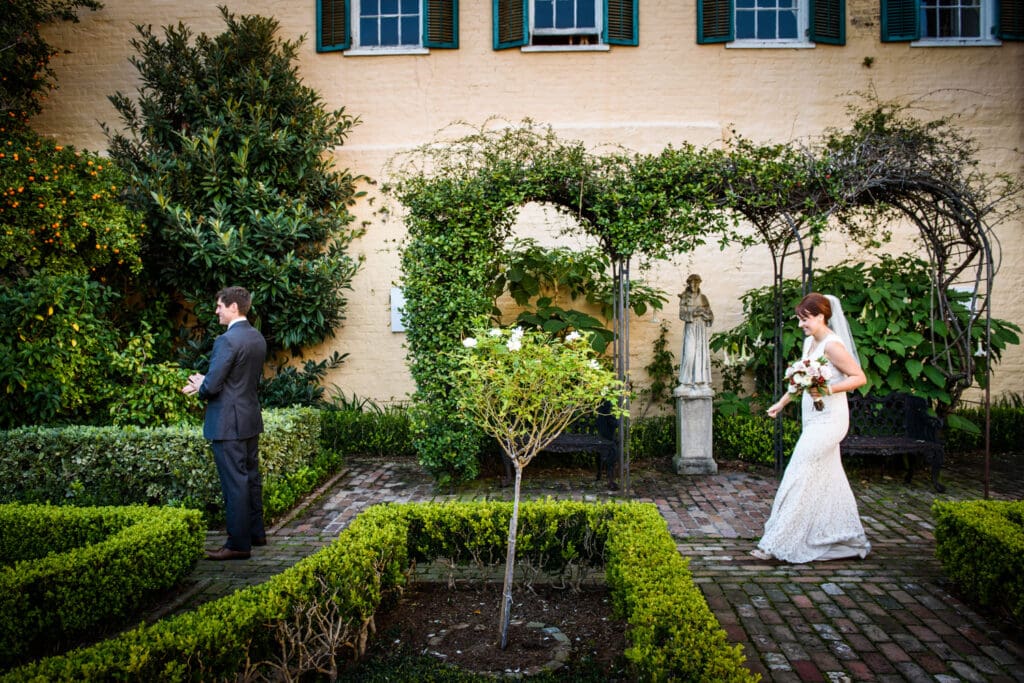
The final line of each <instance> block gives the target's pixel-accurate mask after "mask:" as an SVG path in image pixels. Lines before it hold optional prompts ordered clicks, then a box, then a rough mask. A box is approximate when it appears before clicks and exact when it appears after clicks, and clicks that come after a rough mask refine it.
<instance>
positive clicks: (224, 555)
mask: <svg viewBox="0 0 1024 683" xmlns="http://www.w3.org/2000/svg"><path fill="white" fill-rule="evenodd" d="M250 555H251V553H250V552H249V551H248V550H232V549H231V548H227V547H224V548H217V549H216V550H207V551H206V559H208V560H248V559H249V557H250Z"/></svg>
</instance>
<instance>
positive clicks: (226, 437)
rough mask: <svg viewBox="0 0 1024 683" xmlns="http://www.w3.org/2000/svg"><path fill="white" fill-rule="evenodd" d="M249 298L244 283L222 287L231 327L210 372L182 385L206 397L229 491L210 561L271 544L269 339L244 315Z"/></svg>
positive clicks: (209, 427)
mask: <svg viewBox="0 0 1024 683" xmlns="http://www.w3.org/2000/svg"><path fill="white" fill-rule="evenodd" d="M250 303H251V297H250V295H249V292H248V291H247V290H246V289H244V288H242V287H227V288H225V289H222V290H221V291H219V292H217V311H216V312H217V319H218V320H219V321H220V324H221V325H226V326H227V328H228V329H227V331H226V332H224V334H222V335H220V336H219V337H217V339H216V341H214V343H213V355H212V357H211V358H210V369H209V370H208V371H207V373H206V375H200V374H198V373H197V374H194V375H192V376H191V377H189V379H188V384H187V385H185V386H184V387H183V388H182V391H183V392H184V393H185V394H188V395H189V396H192V395H198V396H199V398H200V399H202V400H204V401H207V405H206V419H205V420H204V422H203V437H204V438H206V439H209V440H210V441H211V444H212V447H213V458H214V461H215V462H216V463H217V474H218V475H220V487H221V492H222V493H223V495H224V510H225V514H226V517H227V529H228V540H227V542H226V543H225V544H224V547H222V548H218V549H217V550H207V551H206V557H207V558H209V559H211V560H244V559H248V558H249V556H250V551H251V548H252V546H254V545H266V543H267V532H266V531H265V529H264V527H263V480H262V477H261V476H260V468H259V451H258V449H259V438H260V437H259V435H260V433H261V432H262V431H263V416H262V413H261V411H260V402H259V399H258V398H257V396H256V387H257V385H258V384H259V381H260V377H262V376H263V361H264V360H265V359H266V357H267V342H266V340H264V339H263V335H262V334H260V333H259V331H258V330H257V329H256V328H255V327H253V326H252V325H251V324H249V321H248V320H246V318H245V315H246V314H247V313H248V312H249V305H250Z"/></svg>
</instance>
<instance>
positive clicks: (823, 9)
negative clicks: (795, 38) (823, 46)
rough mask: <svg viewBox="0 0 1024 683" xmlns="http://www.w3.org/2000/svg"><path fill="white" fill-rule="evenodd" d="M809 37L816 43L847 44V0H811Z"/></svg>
mask: <svg viewBox="0 0 1024 683" xmlns="http://www.w3.org/2000/svg"><path fill="white" fill-rule="evenodd" d="M810 10H811V26H810V31H809V33H808V37H809V38H810V39H811V40H813V41H814V42H815V43H828V44H829V45H846V0H811V4H810Z"/></svg>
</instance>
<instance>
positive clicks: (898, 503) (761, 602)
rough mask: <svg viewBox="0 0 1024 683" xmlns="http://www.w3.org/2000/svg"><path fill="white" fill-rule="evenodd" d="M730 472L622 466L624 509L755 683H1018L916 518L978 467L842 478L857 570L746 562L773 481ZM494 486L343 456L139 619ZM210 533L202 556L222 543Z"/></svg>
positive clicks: (549, 473) (1017, 476)
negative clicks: (228, 558)
mask: <svg viewBox="0 0 1024 683" xmlns="http://www.w3.org/2000/svg"><path fill="white" fill-rule="evenodd" d="M748 470H749V468H737V467H730V466H729V465H728V464H723V465H722V466H721V468H720V473H719V474H717V475H714V476H708V477H692V478H687V477H679V476H677V475H675V474H673V473H671V472H670V471H668V468H667V467H664V466H653V465H651V464H649V463H635V464H634V465H633V468H632V470H631V483H632V489H633V491H632V493H633V496H632V497H633V498H634V499H635V500H640V501H644V502H653V503H655V504H656V505H657V506H658V508H659V510H660V511H661V513H662V515H663V516H664V518H665V520H666V521H667V522H668V526H669V530H670V531H671V533H672V535H673V537H674V538H675V539H676V541H677V544H678V547H679V550H680V552H681V553H682V554H683V555H685V556H687V557H689V558H690V568H691V570H692V571H693V574H694V577H695V578H696V580H697V581H698V583H699V585H700V587H701V589H702V590H703V591H704V594H705V596H706V598H707V601H708V604H709V605H710V606H711V609H712V610H713V611H714V613H715V615H716V616H717V617H718V620H719V621H720V622H721V623H722V625H723V627H724V628H725V630H726V632H727V633H728V635H729V638H730V640H731V641H732V642H734V643H738V644H740V645H742V646H743V648H744V651H745V653H746V656H747V662H748V665H749V667H750V668H751V669H752V670H754V671H757V672H759V673H761V674H762V677H763V680H765V681H861V680H865V681H880V682H887V681H940V682H947V681H1024V638H1022V634H1021V633H1020V632H1016V631H1014V630H1013V629H1012V628H1011V627H1010V626H1009V625H1007V624H1006V623H1005V622H1002V621H1001V620H999V619H997V618H995V617H994V616H992V615H983V614H979V613H978V612H976V611H975V610H974V609H972V608H971V607H969V606H967V605H965V604H964V603H963V602H961V601H960V600H958V599H957V598H956V597H954V596H953V595H950V593H949V592H948V591H949V590H952V587H951V586H950V585H949V584H948V582H946V581H945V579H944V578H943V576H942V572H941V566H940V565H939V563H938V562H937V561H936V560H935V558H934V550H935V543H934V537H933V536H932V530H933V525H932V519H931V513H930V506H931V503H932V500H933V499H934V498H935V497H936V496H938V497H941V498H943V499H951V500H963V499H974V498H981V497H982V495H983V488H982V485H981V482H980V481H979V478H980V466H979V465H978V464H977V463H969V464H967V463H965V464H962V465H960V466H959V467H958V466H955V465H954V466H951V467H947V469H946V470H944V474H943V480H944V482H945V483H946V485H947V487H948V490H947V491H946V493H945V494H941V495H939V494H934V493H933V492H932V491H931V489H930V488H929V487H928V485H927V477H926V476H925V475H924V474H922V473H919V474H918V477H917V479H916V480H915V481H914V482H913V483H912V484H911V485H910V486H905V485H904V484H903V483H902V481H901V477H900V476H898V473H894V474H893V475H892V476H887V475H886V474H885V473H883V471H882V470H881V469H880V468H879V467H878V466H872V467H865V468H861V469H858V470H855V471H853V472H851V475H850V479H851V485H852V486H853V489H854V493H855V495H856V497H857V500H858V503H859V505H860V511H861V516H862V519H863V521H864V526H865V530H866V532H867V535H868V538H869V539H870V541H871V543H872V548H873V549H872V553H871V554H870V555H869V556H868V557H867V558H866V559H864V560H850V561H834V562H821V563H812V564H808V565H784V564H776V563H765V562H758V561H756V560H754V559H752V558H750V557H749V556H748V554H747V553H748V551H749V550H750V549H751V548H752V547H753V544H754V542H755V540H756V539H757V538H759V537H760V535H761V531H762V530H763V527H764V522H765V519H766V518H767V515H768V513H769V511H770V507H771V501H772V497H773V496H774V493H775V488H776V485H777V481H776V480H775V478H774V476H773V475H772V473H771V472H770V471H768V470H752V471H748ZM992 482H993V483H992V486H991V489H990V496H991V497H992V498H1021V497H1024V475H1022V473H1021V471H1020V468H1019V467H1009V468H1007V469H1006V470H1005V471H1001V472H996V473H994V474H993V477H992ZM523 494H524V498H534V497H546V496H550V497H553V498H567V499H576V500H607V499H608V498H610V497H621V496H622V494H621V493H610V492H608V491H606V490H605V489H604V488H603V487H601V486H599V484H597V483H596V482H594V481H592V480H591V476H590V474H589V473H587V472H584V471H583V470H557V469H546V468H540V467H535V468H533V469H531V468H527V470H526V473H525V475H524V482H523ZM510 495H511V489H510V488H501V487H499V486H498V485H497V483H496V482H495V481H494V480H481V481H478V482H474V483H473V484H472V485H470V486H468V487H465V488H463V489H460V490H459V491H458V492H457V493H454V494H441V493H437V492H435V491H434V489H433V483H432V480H431V478H430V477H429V475H427V474H426V473H425V472H424V471H423V470H422V469H421V468H420V467H419V466H418V465H417V464H416V463H415V462H414V461H411V460H399V461H395V462H384V461H381V460H372V459H367V458H351V459H350V460H349V462H348V463H347V466H346V468H345V470H344V471H343V472H342V473H341V474H340V475H339V476H338V477H336V478H335V480H334V481H332V482H330V483H329V484H328V485H326V486H325V487H324V489H323V490H322V492H321V495H320V496H319V497H317V498H316V499H315V500H314V501H313V502H311V503H310V504H308V505H307V506H306V507H305V508H304V509H303V510H302V511H301V512H299V513H297V514H296V515H295V517H294V518H292V519H286V520H284V521H282V522H280V523H278V524H277V525H276V526H275V527H274V528H273V529H272V530H271V532H270V535H269V541H270V543H269V545H268V546H267V547H265V548H256V549H255V550H254V552H253V559H251V560H249V561H243V562H219V563H218V562H210V561H207V560H202V561H200V562H199V564H198V566H197V568H196V570H195V571H194V573H193V575H192V576H191V577H190V584H191V586H192V588H191V589H190V590H188V591H186V592H185V593H184V594H183V595H182V596H181V597H180V598H179V599H178V600H177V601H176V602H175V603H174V604H172V605H167V606H165V607H164V608H162V609H161V610H160V611H159V613H157V614H154V615H152V617H153V618H156V617H159V616H163V615H166V614H169V613H173V612H177V611H181V610H184V609H189V608H191V607H194V606H195V605H197V604H200V603H202V602H205V601H207V600H210V599H214V598H216V597H220V596H222V595H225V594H227V593H229V592H231V591H233V590H235V589H236V588H238V587H240V586H243V585H247V584H251V583H256V582H259V581H262V580H264V579H266V578H267V577H268V576H271V575H272V574H274V573H277V572H279V571H281V570H283V569H285V568H287V567H288V566H290V565H291V564H293V563H294V562H295V561H296V560H298V559H300V558H301V557H304V556H306V555H308V554H310V553H312V552H314V551H315V550H316V549H318V548H319V547H322V546H323V545H326V544H328V543H330V542H331V540H332V539H333V538H334V537H335V536H336V535H337V534H338V532H339V531H341V530H342V529H343V528H345V526H346V525H347V524H348V523H349V522H350V521H351V520H352V519H353V518H354V517H355V516H356V515H358V514H359V513H360V512H361V511H363V510H364V509H366V508H367V507H368V506H370V505H374V504H376V503H381V502H386V501H387V502H407V501H425V500H438V501H440V500H452V499H459V500H484V499H491V500H505V499H509V497H510ZM223 538H224V537H223V535H221V534H218V533H213V532H211V533H210V534H209V538H208V543H209V547H216V546H218V545H220V544H221V543H222V542H223Z"/></svg>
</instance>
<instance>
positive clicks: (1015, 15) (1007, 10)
mask: <svg viewBox="0 0 1024 683" xmlns="http://www.w3.org/2000/svg"><path fill="white" fill-rule="evenodd" d="M998 16H999V26H998V27H997V28H996V36H998V37H999V38H1001V39H1002V40H1024V0H999V12H998Z"/></svg>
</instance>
